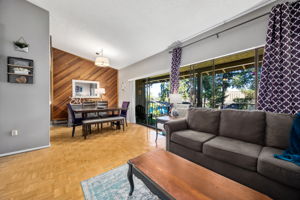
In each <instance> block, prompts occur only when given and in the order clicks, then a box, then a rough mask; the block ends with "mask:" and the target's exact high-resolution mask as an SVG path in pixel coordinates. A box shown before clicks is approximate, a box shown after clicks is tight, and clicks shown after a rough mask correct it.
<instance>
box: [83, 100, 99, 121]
mask: <svg viewBox="0 0 300 200" xmlns="http://www.w3.org/2000/svg"><path fill="white" fill-rule="evenodd" d="M89 107H90V108H91V107H92V108H93V107H97V102H96V101H84V102H82V108H89ZM98 117H99V116H98V113H87V115H86V119H95V118H98Z"/></svg>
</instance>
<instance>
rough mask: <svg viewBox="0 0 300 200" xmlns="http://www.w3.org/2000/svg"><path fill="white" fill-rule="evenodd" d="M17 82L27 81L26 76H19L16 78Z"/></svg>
mask: <svg viewBox="0 0 300 200" xmlns="http://www.w3.org/2000/svg"><path fill="white" fill-rule="evenodd" d="M16 82H17V83H27V78H26V77H25V76H20V77H18V78H16Z"/></svg>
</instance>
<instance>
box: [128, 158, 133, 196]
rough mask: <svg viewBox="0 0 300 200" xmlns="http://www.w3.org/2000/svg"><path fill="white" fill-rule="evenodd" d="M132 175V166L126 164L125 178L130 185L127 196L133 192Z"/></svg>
mask: <svg viewBox="0 0 300 200" xmlns="http://www.w3.org/2000/svg"><path fill="white" fill-rule="evenodd" d="M132 176H133V174H132V164H130V163H128V173H127V178H128V181H129V184H130V192H129V196H131V195H132V193H133V190H134V183H133V177H132Z"/></svg>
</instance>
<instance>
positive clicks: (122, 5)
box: [29, 0, 268, 69]
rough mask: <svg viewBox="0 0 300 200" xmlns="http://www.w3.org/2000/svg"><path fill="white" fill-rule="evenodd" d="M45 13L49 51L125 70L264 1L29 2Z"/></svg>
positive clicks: (57, 0) (107, 0) (108, 0)
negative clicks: (105, 60)
mask: <svg viewBox="0 0 300 200" xmlns="http://www.w3.org/2000/svg"><path fill="white" fill-rule="evenodd" d="M29 1H30V2H32V3H34V4H36V5H37V6H40V7H42V8H44V9H46V10H48V11H49V12H50V33H51V35H52V39H53V46H54V47H56V48H59V49H62V50H64V51H68V52H70V53H73V54H76V55H78V56H81V57H84V58H87V59H91V60H94V59H95V56H96V55H95V52H96V51H99V50H100V49H102V48H103V49H104V55H105V56H107V57H109V58H110V61H111V66H112V67H114V68H117V69H120V68H123V67H126V66H128V65H130V64H133V63H135V62H138V61H140V60H142V59H144V58H146V57H149V56H151V55H154V54H156V53H159V52H161V51H163V50H165V49H166V48H167V47H168V46H169V45H170V44H172V43H173V42H175V41H178V40H180V41H183V40H185V39H186V38H189V37H190V36H193V35H195V34H197V33H199V32H202V31H203V30H206V29H208V28H210V27H212V26H214V25H216V24H219V23H221V22H223V21H225V20H227V19H229V18H232V17H234V16H236V15H238V14H240V13H242V12H245V11H246V10H248V9H250V8H252V7H254V6H257V5H258V4H260V3H263V2H266V1H268V0H251V1H250V0H29Z"/></svg>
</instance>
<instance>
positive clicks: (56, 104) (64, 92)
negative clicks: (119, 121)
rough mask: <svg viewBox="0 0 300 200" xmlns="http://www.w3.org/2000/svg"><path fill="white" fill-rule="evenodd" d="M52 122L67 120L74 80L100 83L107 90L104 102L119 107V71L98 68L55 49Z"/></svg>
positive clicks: (92, 63)
mask: <svg viewBox="0 0 300 200" xmlns="http://www.w3.org/2000/svg"><path fill="white" fill-rule="evenodd" d="M52 50H53V51H52V52H53V55H52V56H53V86H52V88H53V93H52V94H53V96H52V109H51V110H52V113H51V114H52V120H65V119H67V116H68V114H67V106H66V105H67V103H68V102H69V101H70V97H71V96H72V80H73V79H75V80H90V81H99V82H100V87H101V88H105V91H106V94H105V95H103V100H107V101H108V105H109V106H117V105H118V70H116V69H113V68H110V67H97V66H95V65H94V62H92V61H90V60H86V59H84V58H81V57H78V56H76V55H73V54H70V53H67V52H65V51H62V50H59V49H56V48H53V49H52Z"/></svg>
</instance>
